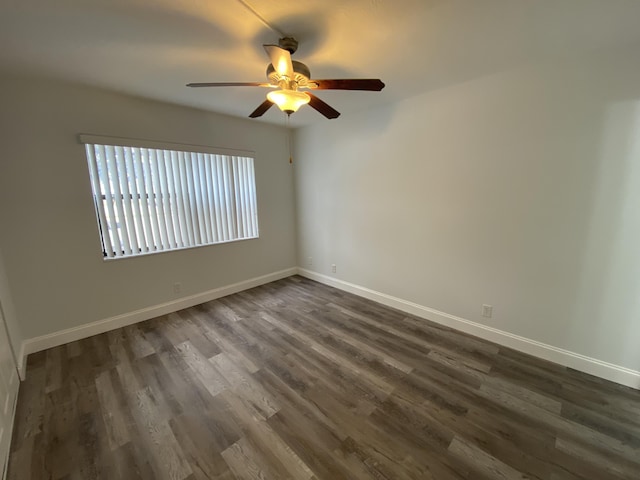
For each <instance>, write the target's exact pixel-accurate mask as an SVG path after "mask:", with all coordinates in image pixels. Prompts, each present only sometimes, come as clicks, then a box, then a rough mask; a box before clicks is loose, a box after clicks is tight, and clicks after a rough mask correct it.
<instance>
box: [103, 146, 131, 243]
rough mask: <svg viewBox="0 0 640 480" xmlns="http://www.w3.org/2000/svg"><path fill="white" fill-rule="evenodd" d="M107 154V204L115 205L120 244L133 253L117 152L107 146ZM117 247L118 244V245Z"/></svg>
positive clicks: (115, 226) (115, 225) (114, 228)
mask: <svg viewBox="0 0 640 480" xmlns="http://www.w3.org/2000/svg"><path fill="white" fill-rule="evenodd" d="M105 153H106V155H107V170H108V175H109V176H108V184H109V191H110V194H108V195H107V202H108V203H107V205H108V204H109V202H112V203H113V204H114V206H115V211H116V216H115V218H114V219H113V220H114V223H113V224H112V227H111V228H112V231H114V232H115V235H114V236H117V237H118V239H119V240H120V245H121V246H122V249H123V250H124V254H125V255H131V254H132V253H133V251H132V250H131V243H129V234H128V232H127V222H126V219H125V216H124V205H123V204H122V190H121V189H120V178H119V172H118V165H117V163H116V153H115V149H113V148H105ZM116 248H118V247H117V245H116Z"/></svg>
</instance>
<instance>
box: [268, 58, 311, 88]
mask: <svg viewBox="0 0 640 480" xmlns="http://www.w3.org/2000/svg"><path fill="white" fill-rule="evenodd" d="M291 63H292V64H293V73H294V77H293V78H291V79H289V80H290V81H291V80H293V82H295V83H296V84H297V86H298V87H306V86H307V85H308V84H309V78H310V77H311V71H310V70H309V67H307V66H306V65H305V64H304V63H302V62H297V61H296V60H291ZM267 78H268V79H269V83H270V84H271V85H276V86H279V85H280V82H281V81H282V80H283V78H282V77H281V76H280V74H278V72H276V69H275V68H274V67H273V65H272V64H269V66H268V67H267Z"/></svg>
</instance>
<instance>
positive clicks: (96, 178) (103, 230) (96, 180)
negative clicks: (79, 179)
mask: <svg viewBox="0 0 640 480" xmlns="http://www.w3.org/2000/svg"><path fill="white" fill-rule="evenodd" d="M85 151H86V153H87V159H88V161H89V178H90V179H91V190H92V191H93V198H94V203H95V206H96V214H97V216H98V228H99V230H100V236H101V237H102V238H103V248H102V251H103V253H104V255H105V256H106V257H113V256H114V255H115V254H114V252H113V247H112V242H111V236H110V234H109V230H108V222H107V214H106V213H105V210H104V200H103V199H102V195H103V193H102V188H101V186H100V175H99V173H98V162H97V161H96V156H95V153H94V146H93V145H85Z"/></svg>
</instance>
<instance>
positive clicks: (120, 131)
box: [0, 77, 296, 339]
mask: <svg viewBox="0 0 640 480" xmlns="http://www.w3.org/2000/svg"><path fill="white" fill-rule="evenodd" d="M176 88H182V87H180V86H177V87H176ZM0 97H1V99H0V100H1V102H0V105H2V107H1V108H0V125H1V129H0V135H1V142H0V158H1V160H0V161H1V162H2V163H1V164H0V247H1V248H2V252H3V253H4V260H5V268H6V274H7V278H8V279H9V282H10V286H11V296H12V299H13V305H14V306H15V315H16V318H17V319H18V321H19V323H20V326H19V327H20V331H21V335H22V336H23V337H24V339H29V338H33V337H36V336H39V335H44V334H48V333H52V332H56V331H59V330H62V329H65V328H70V327H76V326H80V325H83V324H86V323H89V322H92V321H96V320H101V319H105V318H108V317H111V316H114V315H118V314H122V313H128V312H131V311H134V310H136V309H140V308H144V307H148V306H153V305H156V304H159V303H163V302H167V301H171V300H174V299H176V298H178V297H179V296H188V295H192V294H196V293H200V292H204V291H207V290H210V289H213V288H217V287H220V286H224V285H228V284H231V283H235V282H239V281H242V280H246V279H249V278H252V277H256V276H260V275H264V274H268V273H271V272H275V271H278V270H282V269H285V268H290V267H293V266H295V257H296V255H295V228H294V213H293V212H294V206H293V186H292V170H291V166H290V165H289V163H288V157H289V155H288V152H287V149H286V145H287V142H286V130H285V129H284V128H281V127H277V126H272V125H266V124H263V123H259V122H255V121H251V120H248V119H246V120H245V119H239V118H233V117H228V116H224V115H218V114H214V113H210V112H204V111H200V110H195V109H189V108H183V107H179V106H174V105H168V104H162V103H158V102H153V101H147V100H143V99H138V98H132V97H128V96H124V95H119V94H116V93H110V92H106V91H101V90H97V89H92V88H86V87H80V86H75V85H69V84H64V83H58V82H55V81H44V80H37V79H22V78H12V77H5V78H2V79H1V80H0ZM78 133H90V134H99V135H111V136H120V137H130V138H144V139H151V140H160V141H167V142H176V143H190V144H196V145H210V146H215V147H224V148H236V149H243V150H253V151H254V152H255V169H256V187H257V196H258V215H259V224H260V238H259V239H257V240H247V241H243V242H234V243H229V244H223V245H216V246H208V247H201V248H196V249H190V250H184V251H178V252H170V253H162V254H155V255H148V256H144V257H138V258H131V259H122V260H116V261H108V262H105V261H103V259H102V253H101V247H100V242H99V238H98V231H97V226H96V219H95V214H94V207H93V203H92V198H91V191H90V186H89V180H88V171H87V166H86V160H85V156H84V147H83V146H82V145H80V144H79V143H78V142H77V138H76V137H77V134H78ZM175 282H180V283H182V292H181V293H180V294H179V295H176V294H174V293H173V284H174V283H175ZM3 303H4V302H3Z"/></svg>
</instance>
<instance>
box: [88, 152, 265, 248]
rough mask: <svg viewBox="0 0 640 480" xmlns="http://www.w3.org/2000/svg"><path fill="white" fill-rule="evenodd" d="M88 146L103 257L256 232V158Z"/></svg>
mask: <svg viewBox="0 0 640 480" xmlns="http://www.w3.org/2000/svg"><path fill="white" fill-rule="evenodd" d="M85 148H86V153H87V161H88V164H89V173H90V178H91V186H92V189H93V196H94V200H95V204H96V214H97V217H98V224H99V227H100V234H101V237H102V245H103V253H104V256H105V257H106V258H119V257H127V256H132V255H141V254H148V253H155V252H162V251H167V250H176V249H183V248H191V247H197V246H201V245H211V244H215V243H221V242H229V241H233V240H244V239H248V238H256V237H258V214H257V206H256V188H255V176H254V168H253V158H251V157H242V156H232V155H218V154H212V153H197V152H183V151H175V150H164V149H157V148H141V147H129V146H114V145H98V144H89V143H87V144H86V145H85Z"/></svg>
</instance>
